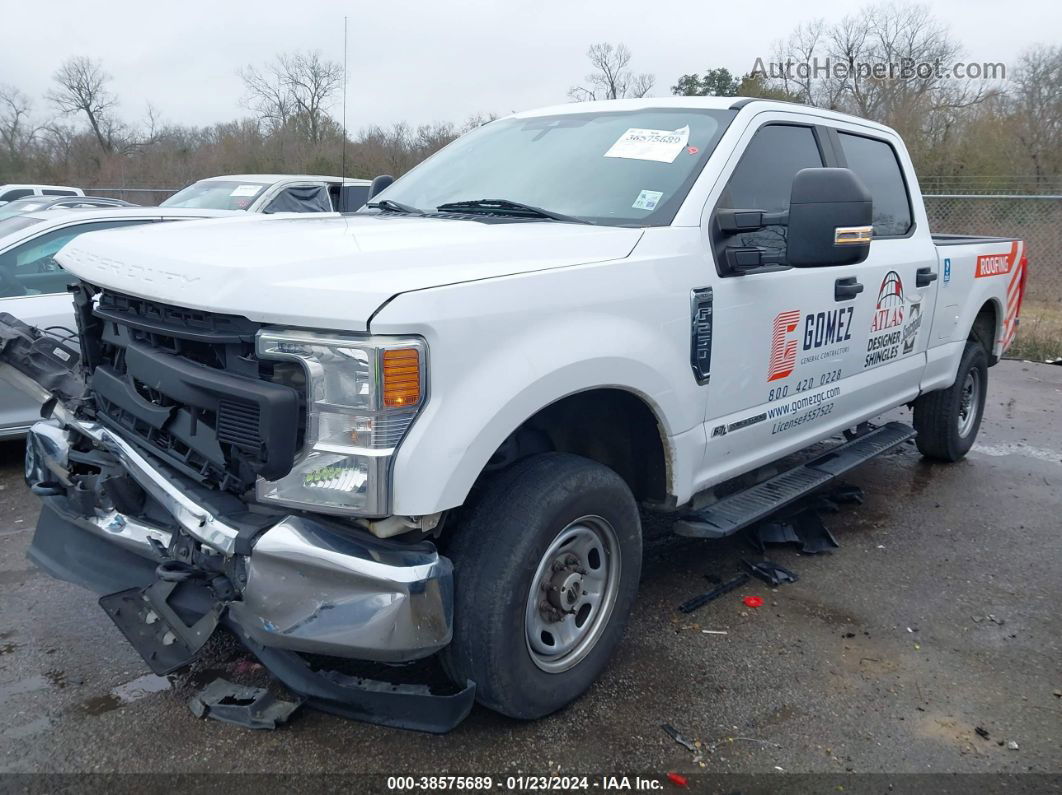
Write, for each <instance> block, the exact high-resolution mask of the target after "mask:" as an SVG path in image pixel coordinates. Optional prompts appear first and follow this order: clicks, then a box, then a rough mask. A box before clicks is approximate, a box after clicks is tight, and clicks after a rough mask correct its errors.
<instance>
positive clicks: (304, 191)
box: [262, 185, 332, 213]
mask: <svg viewBox="0 0 1062 795" xmlns="http://www.w3.org/2000/svg"><path fill="white" fill-rule="evenodd" d="M262 212H265V213H330V212H332V200H331V199H329V198H328V188H326V187H325V186H324V185H298V186H294V187H291V188H284V190H282V191H281V192H280V193H278V194H277V196H276V198H275V199H273V201H271V202H270V203H269V206H268V207H266V208H265V209H264V210H263V211H262Z"/></svg>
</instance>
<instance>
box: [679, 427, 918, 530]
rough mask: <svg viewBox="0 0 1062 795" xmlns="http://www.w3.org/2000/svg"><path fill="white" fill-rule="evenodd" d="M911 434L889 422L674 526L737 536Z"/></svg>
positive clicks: (904, 439) (906, 428) (692, 515)
mask: <svg viewBox="0 0 1062 795" xmlns="http://www.w3.org/2000/svg"><path fill="white" fill-rule="evenodd" d="M914 435H915V430H914V428H912V427H910V426H909V425H904V424H903V423H902V422H890V423H889V424H888V425H883V426H881V427H880V428H875V429H874V430H872V431H870V432H869V433H865V434H863V435H862V436H860V437H859V438H857V439H853V440H852V441H850V442H846V443H845V444H842V445H838V446H837V447H835V448H833V449H832V450H830V451H829V452H827V453H824V454H823V455H821V456H819V457H818V458H815V459H813V460H811V461H809V462H808V463H806V464H801V465H800V466H798V467H794V468H793V469H790V470H789V471H788V472H783V473H782V474H780V475H777V476H775V477H773V478H771V479H770V480H765V481H763V483H758V484H756V485H755V486H752V487H750V488H748V489H745V490H744V491H739V492H737V493H736V494H731V495H730V496H728V497H724V498H723V499H721V500H719V501H718V502H716V503H713V504H712V505H709V506H708V507H706V508H702V509H701V510H699V511H696V512H694V513H691V514H688V515H687V516H685V517H683V518H682V519H680V520H679V521H678V522H676V523H675V532H676V533H677V534H678V535H680V536H688V537H690V538H723V537H724V536H728V535H731V534H732V533H736V532H737V531H738V530H741V529H742V528H745V527H748V526H749V525H752V524H756V522H759V521H762V520H763V519H766V518H767V517H768V516H770V515H771V514H773V513H774V512H775V511H778V510H780V509H781V508H784V507H786V506H787V505H790V504H791V503H793V502H796V501H797V500H799V499H800V498H801V497H806V496H807V495H808V494H811V493H812V492H813V491H816V490H817V489H820V488H822V487H823V486H825V485H826V484H827V483H829V482H830V481H831V480H833V479H834V478H836V477H838V476H839V475H843V474H844V473H845V472H848V471H849V470H851V469H855V468H856V467H857V466H859V465H860V464H864V463H866V462H867V461H869V460H870V459H872V458H874V457H875V456H879V455H881V454H882V453H884V452H887V451H888V450H891V449H892V448H894V447H896V446H897V445H900V444H903V443H904V442H906V441H907V440H908V439H912V438H914Z"/></svg>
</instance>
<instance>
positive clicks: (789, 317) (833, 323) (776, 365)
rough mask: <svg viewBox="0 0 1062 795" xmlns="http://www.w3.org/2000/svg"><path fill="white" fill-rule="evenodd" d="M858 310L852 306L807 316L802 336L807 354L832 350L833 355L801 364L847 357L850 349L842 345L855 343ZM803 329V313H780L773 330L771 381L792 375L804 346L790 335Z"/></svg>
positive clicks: (815, 356)
mask: <svg viewBox="0 0 1062 795" xmlns="http://www.w3.org/2000/svg"><path fill="white" fill-rule="evenodd" d="M853 312H854V309H853V308H852V307H850V306H845V307H841V308H839V309H829V310H826V311H824V312H810V313H808V314H807V315H804V320H803V330H802V332H801V336H802V339H803V344H802V346H801V347H800V349H801V350H803V351H805V352H806V351H814V350H818V349H820V348H830V349H831V350H830V351H824V352H819V353H814V354H811V355H809V356H804V357H802V358H801V360H800V363H801V364H808V363H809V362H814V361H819V360H820V359H821V358H823V357H825V356H831V355H834V354H840V353H844V352H845V351H847V350H848V346H844V347H843V348H838V347H837V346H838V345H840V343H843V342H847V341H848V340H850V339H852V314H853ZM800 325H801V320H800V310H799V309H791V310H789V311H788V312H780V313H779V314H778V315H777V316H776V317H775V319H774V326H773V328H772V330H771V361H770V366H769V367H768V370H767V380H768V381H777V380H779V379H781V378H786V377H788V376H789V375H791V374H792V372H793V369H794V368H795V367H796V356H797V349H798V346H800V345H801V344H800V342H799V341H798V339H794V338H791V337H790V335H791V334H793V333H794V332H796V330H797V328H798V327H799V326H800Z"/></svg>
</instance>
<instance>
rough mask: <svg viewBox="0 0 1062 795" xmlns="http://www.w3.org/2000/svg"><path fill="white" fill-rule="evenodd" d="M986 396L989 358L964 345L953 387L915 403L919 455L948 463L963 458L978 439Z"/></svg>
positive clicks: (976, 344) (971, 345)
mask: <svg viewBox="0 0 1062 795" xmlns="http://www.w3.org/2000/svg"><path fill="white" fill-rule="evenodd" d="M987 394H988V355H987V354H986V353H985V349H984V346H983V345H982V344H981V343H980V342H976V341H970V342H967V343H966V349H965V350H964V351H963V354H962V359H961V360H960V362H959V372H958V374H957V375H956V377H955V383H954V384H952V385H951V386H950V387H948V388H947V389H941V390H938V391H936V392H929V393H928V394H925V395H922V396H920V397H919V398H918V399H917V400H915V404H914V427H915V430H916V431H918V438H917V440H916V441H917V444H918V449H919V451H920V452H921V453H922V455H924V456H925V457H926V458H932V459H935V460H937V461H948V462H952V461H958V460H960V459H961V458H963V457H964V456H965V455H966V454H967V453H968V452H969V451H970V448H971V447H973V444H974V440H976V439H977V432H978V430H980V428H981V417H982V415H983V414H984V409H985V398H986V396H987Z"/></svg>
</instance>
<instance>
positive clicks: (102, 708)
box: [81, 674, 172, 715]
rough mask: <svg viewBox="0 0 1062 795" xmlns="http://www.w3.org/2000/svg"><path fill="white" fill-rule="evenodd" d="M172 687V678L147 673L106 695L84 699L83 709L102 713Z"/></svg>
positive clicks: (97, 713) (91, 713) (96, 713)
mask: <svg viewBox="0 0 1062 795" xmlns="http://www.w3.org/2000/svg"><path fill="white" fill-rule="evenodd" d="M171 687H172V685H171V684H170V680H169V679H167V678H166V677H165V676H155V674H147V675H146V676H141V677H139V678H137V679H134V680H133V681H131V682H126V683H125V684H122V685H118V686H117V687H115V688H113V689H112V690H111V692H110V693H107V694H106V695H102V696H95V697H93V698H90V699H86V700H85V701H82V702H81V709H82V710H83V711H84V712H87V713H88V714H89V715H102V714H103V713H105V712H110V711H111V710H115V709H118V707H121V706H122V705H124V704H131V703H132V702H134V701H139V700H140V699H142V698H143V697H144V696H149V695H151V694H152V693H161V692H163V691H164V690H169V689H170V688H171Z"/></svg>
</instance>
